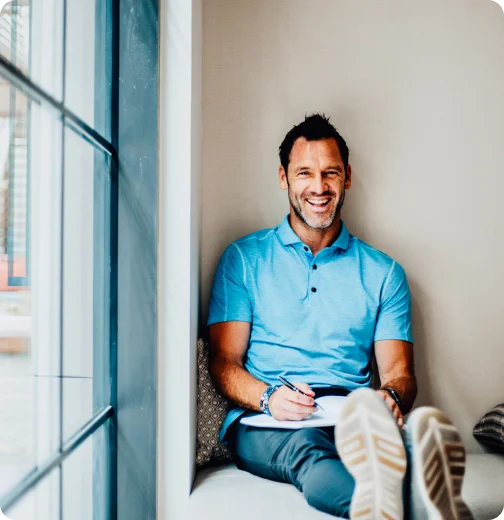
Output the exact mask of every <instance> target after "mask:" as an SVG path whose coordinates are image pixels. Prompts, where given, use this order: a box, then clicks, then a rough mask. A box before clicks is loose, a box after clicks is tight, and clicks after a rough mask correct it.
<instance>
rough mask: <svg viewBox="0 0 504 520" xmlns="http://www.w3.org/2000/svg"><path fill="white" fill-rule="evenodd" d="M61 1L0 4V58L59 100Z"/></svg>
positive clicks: (0, 1)
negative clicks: (7, 61)
mask: <svg viewBox="0 0 504 520" xmlns="http://www.w3.org/2000/svg"><path fill="white" fill-rule="evenodd" d="M62 42H63V0H10V1H5V0H0V54H1V55H2V56H3V57H4V58H6V59H7V60H9V61H10V62H11V63H12V64H13V65H15V66H16V67H17V68H18V69H20V70H21V71H22V72H23V73H24V74H25V75H27V76H30V77H31V79H32V80H33V81H34V82H35V83H37V84H38V85H40V86H41V87H42V88H43V89H44V90H46V91H47V92H49V93H50V94H52V95H53V96H54V97H56V98H57V99H59V100H61V95H62V78H63V74H62V72H63V60H62V57H63V44H62Z"/></svg>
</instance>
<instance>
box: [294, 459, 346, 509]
mask: <svg viewBox="0 0 504 520" xmlns="http://www.w3.org/2000/svg"><path fill="white" fill-rule="evenodd" d="M339 464H341V463H340V462H339V461H336V460H330V459H328V460H325V461H323V462H321V463H318V464H314V465H313V466H312V467H311V468H310V470H309V471H308V472H307V474H306V476H305V479H304V482H303V494H304V496H305V498H306V501H307V502H308V503H309V504H310V505H311V506H312V507H314V508H315V509H318V510H319V511H323V512H324V513H328V514H330V515H334V516H338V517H341V518H349V516H350V503H351V501H352V495H353V491H354V487H355V482H354V479H353V477H352V476H351V475H350V474H347V473H346V472H345V471H344V470H343V471H341V470H342V469H343V468H339V466H338V467H337V468H333V467H331V466H332V465H339Z"/></svg>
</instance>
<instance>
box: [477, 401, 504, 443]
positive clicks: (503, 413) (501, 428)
mask: <svg viewBox="0 0 504 520" xmlns="http://www.w3.org/2000/svg"><path fill="white" fill-rule="evenodd" d="M473 435H474V437H475V439H476V440H477V441H479V442H481V443H483V444H486V445H487V446H489V447H490V448H492V449H493V450H494V451H497V452H498V453H504V404H499V405H497V406H494V407H493V408H492V409H491V410H490V411H489V412H488V413H487V414H485V415H484V416H483V417H482V418H481V420H480V421H479V422H478V424H477V425H476V426H475V427H474V430H473Z"/></svg>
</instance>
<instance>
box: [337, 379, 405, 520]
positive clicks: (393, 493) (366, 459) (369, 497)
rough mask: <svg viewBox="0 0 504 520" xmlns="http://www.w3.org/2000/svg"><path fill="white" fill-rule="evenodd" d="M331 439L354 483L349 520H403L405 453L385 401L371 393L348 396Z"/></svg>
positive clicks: (368, 390)
mask: <svg viewBox="0 0 504 520" xmlns="http://www.w3.org/2000/svg"><path fill="white" fill-rule="evenodd" d="M335 436H336V449H337V450H338V453H339V456H340V457H341V460H342V461H343V463H344V464H345V467H346V468H347V469H348V471H349V472H350V473H351V475H352V476H353V477H354V479H355V490H354V494H353V497H352V503H351V506H350V518H351V519H358V520H378V519H380V520H401V519H402V518H403V517H404V508H403V479H404V475H405V473H406V450H405V447H404V443H403V439H402V436H401V433H400V431H399V427H398V426H397V423H396V421H395V419H394V417H393V416H392V413H391V412H390V410H389V409H388V407H387V405H386V404H385V402H384V401H383V399H380V397H379V396H378V394H377V393H376V392H375V391H374V390H371V389H370V388H361V389H358V390H355V391H353V392H352V393H350V394H349V396H348V397H347V398H346V403H345V405H344V408H343V410H342V413H341V416H340V420H339V422H338V424H337V425H336V433H335Z"/></svg>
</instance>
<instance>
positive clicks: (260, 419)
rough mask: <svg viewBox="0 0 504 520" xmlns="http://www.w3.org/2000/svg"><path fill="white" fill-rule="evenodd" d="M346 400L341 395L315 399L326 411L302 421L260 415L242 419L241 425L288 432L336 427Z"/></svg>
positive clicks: (315, 413) (313, 414) (320, 411)
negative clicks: (281, 419)
mask: <svg viewBox="0 0 504 520" xmlns="http://www.w3.org/2000/svg"><path fill="white" fill-rule="evenodd" d="M345 399H346V397H345V396H341V395H328V396H326V397H319V398H318V399H315V401H316V402H317V403H318V404H320V406H322V408H324V411H322V410H317V411H316V412H314V413H312V414H311V415H310V417H307V418H306V419H303V420H302V421H277V420H276V419H274V418H273V417H271V416H270V415H266V414H264V413H258V414H257V415H250V416H248V417H242V418H241V420H240V423H241V424H245V425H247V426H255V427H256V428H283V429H286V430H297V429H299V428H320V427H323V426H334V425H335V424H337V423H338V421H339V418H340V414H341V410H342V408H343V405H344V403H345Z"/></svg>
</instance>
